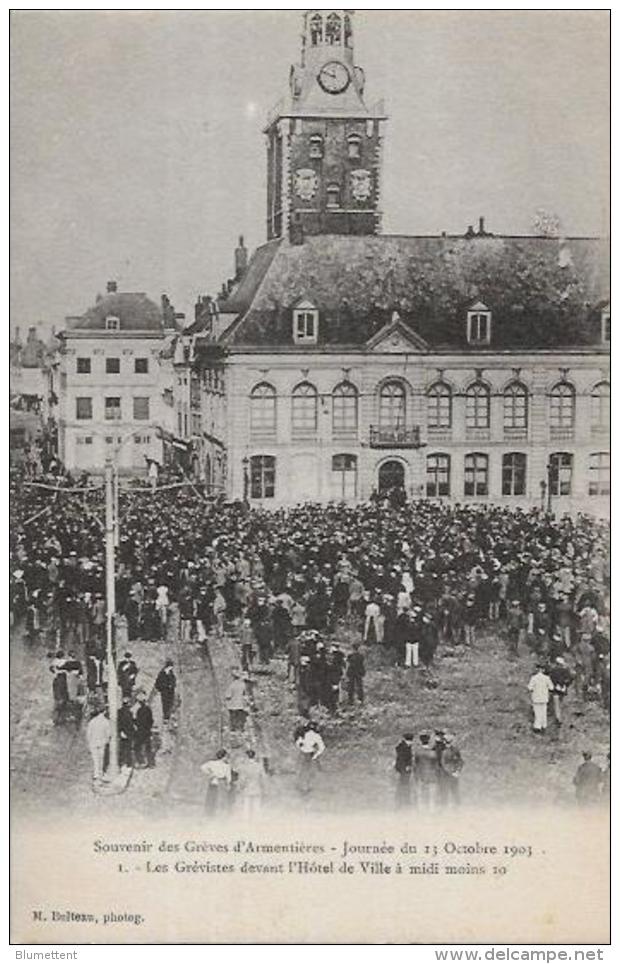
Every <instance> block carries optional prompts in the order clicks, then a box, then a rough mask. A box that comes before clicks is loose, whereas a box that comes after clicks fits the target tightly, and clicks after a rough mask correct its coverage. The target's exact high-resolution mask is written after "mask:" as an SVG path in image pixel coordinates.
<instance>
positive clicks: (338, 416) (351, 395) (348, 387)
mask: <svg viewBox="0 0 620 964" xmlns="http://www.w3.org/2000/svg"><path fill="white" fill-rule="evenodd" d="M357 398H358V396H357V389H356V387H355V385H352V384H351V382H341V383H340V385H336V387H335V388H334V392H333V395H332V431H333V433H334V435H335V436H340V437H341V438H342V437H343V436H350V435H355V434H357Z"/></svg>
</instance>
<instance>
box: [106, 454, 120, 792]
mask: <svg viewBox="0 0 620 964" xmlns="http://www.w3.org/2000/svg"><path fill="white" fill-rule="evenodd" d="M114 475H115V473H114V466H113V464H112V461H111V460H110V459H108V460H107V461H106V464H105V577H106V660H107V664H108V711H109V715H110V729H111V731H112V735H111V738H110V766H109V770H108V772H109V774H110V781H111V782H112V783H114V781H115V780H116V779H117V778H118V681H117V678H116V661H115V658H114V617H115V613H116V591H115V575H116V567H115V559H114V542H115V535H116V520H115V511H114V509H115V505H114V503H115V479H114Z"/></svg>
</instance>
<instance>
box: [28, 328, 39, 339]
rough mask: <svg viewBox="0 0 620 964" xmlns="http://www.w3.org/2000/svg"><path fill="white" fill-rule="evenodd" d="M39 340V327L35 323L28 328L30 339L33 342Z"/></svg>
mask: <svg viewBox="0 0 620 964" xmlns="http://www.w3.org/2000/svg"><path fill="white" fill-rule="evenodd" d="M36 340H37V329H36V327H35V326H34V325H31V326H30V328H29V329H28V341H29V342H33V341H36Z"/></svg>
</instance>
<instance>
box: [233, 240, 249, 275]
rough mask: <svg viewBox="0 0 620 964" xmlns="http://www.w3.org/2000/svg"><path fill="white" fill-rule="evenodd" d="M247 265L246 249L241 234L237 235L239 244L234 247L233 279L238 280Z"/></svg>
mask: <svg viewBox="0 0 620 964" xmlns="http://www.w3.org/2000/svg"><path fill="white" fill-rule="evenodd" d="M247 266H248V249H247V248H246V246H245V244H244V243H243V235H242V234H240V235H239V246H238V247H237V248H235V279H236V280H237V281H239V280H240V279H241V278H242V277H243V276H244V274H245V272H246V269H247Z"/></svg>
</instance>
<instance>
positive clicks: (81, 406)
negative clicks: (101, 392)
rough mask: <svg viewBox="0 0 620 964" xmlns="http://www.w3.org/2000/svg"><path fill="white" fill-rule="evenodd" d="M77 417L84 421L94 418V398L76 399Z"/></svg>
mask: <svg viewBox="0 0 620 964" xmlns="http://www.w3.org/2000/svg"><path fill="white" fill-rule="evenodd" d="M75 417H76V418H78V419H80V420H82V419H87V418H92V417H93V400H92V398H76V400H75Z"/></svg>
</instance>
